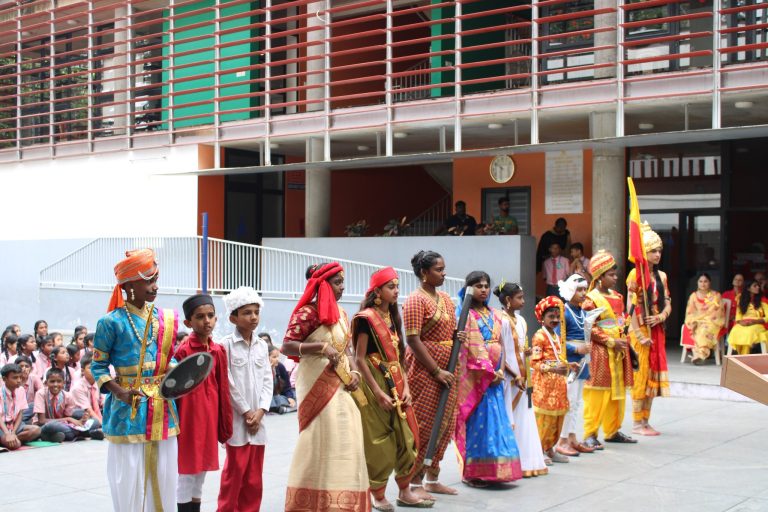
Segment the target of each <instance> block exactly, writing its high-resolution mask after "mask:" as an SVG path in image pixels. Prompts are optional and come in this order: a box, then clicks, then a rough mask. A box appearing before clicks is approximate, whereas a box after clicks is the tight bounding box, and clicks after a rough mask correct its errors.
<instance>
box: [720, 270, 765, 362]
mask: <svg viewBox="0 0 768 512" xmlns="http://www.w3.org/2000/svg"><path fill="white" fill-rule="evenodd" d="M766 321H768V304H766V303H765V302H762V300H761V294H760V283H758V282H757V281H748V282H747V284H746V286H744V291H743V292H742V293H741V296H740V297H739V305H738V307H737V308H736V323H735V324H734V326H733V329H731V333H730V334H729V335H728V344H729V345H731V346H732V347H733V348H735V349H736V351H737V352H738V353H739V354H749V351H750V350H751V349H752V345H754V344H755V343H766V342H768V330H766V324H765V322H766Z"/></svg>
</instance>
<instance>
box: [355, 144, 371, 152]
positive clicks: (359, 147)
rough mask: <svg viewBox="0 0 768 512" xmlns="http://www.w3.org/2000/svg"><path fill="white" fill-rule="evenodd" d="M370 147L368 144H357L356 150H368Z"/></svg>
mask: <svg viewBox="0 0 768 512" xmlns="http://www.w3.org/2000/svg"><path fill="white" fill-rule="evenodd" d="M369 149H370V148H369V147H368V146H362V145H361V146H357V150H358V151H368V150H369Z"/></svg>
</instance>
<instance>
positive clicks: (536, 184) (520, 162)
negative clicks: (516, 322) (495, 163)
mask: <svg viewBox="0 0 768 512" xmlns="http://www.w3.org/2000/svg"><path fill="white" fill-rule="evenodd" d="M583 156H584V210H583V213H580V214H564V215H560V214H557V215H546V214H545V213H544V192H545V191H544V182H545V169H544V153H523V154H519V155H514V156H513V159H514V161H515V168H516V171H515V176H514V177H513V178H512V179H511V180H510V181H509V182H507V183H502V184H500V183H496V182H495V181H493V180H492V179H491V176H490V173H489V170H488V169H489V166H490V164H491V161H492V160H493V157H477V158H457V159H455V160H454V161H453V199H454V201H458V200H459V199H462V200H464V201H465V202H466V203H467V212H468V213H469V214H470V215H472V216H474V217H475V218H476V219H477V220H478V222H480V215H481V213H482V204H481V201H482V189H484V188H507V187H530V188H531V234H532V235H533V236H535V237H536V239H537V240H538V238H539V237H540V236H541V234H542V233H544V232H545V231H547V230H548V229H550V228H551V227H552V226H553V225H554V224H555V220H556V219H557V218H558V217H565V218H566V220H567V221H568V229H569V230H570V232H571V240H572V241H573V242H581V243H582V244H584V248H585V250H586V252H587V256H591V254H590V251H591V248H592V152H591V151H589V150H586V151H584V153H583ZM540 281H541V280H540V279H537V291H538V292H539V293H542V292H543V286H540V285H541V282H540ZM540 287H541V288H542V289H541V290H538V288H540Z"/></svg>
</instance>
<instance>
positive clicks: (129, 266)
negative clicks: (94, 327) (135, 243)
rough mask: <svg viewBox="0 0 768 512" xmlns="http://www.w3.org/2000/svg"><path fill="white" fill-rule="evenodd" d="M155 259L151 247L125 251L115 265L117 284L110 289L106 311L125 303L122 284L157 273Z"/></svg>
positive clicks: (150, 277)
mask: <svg viewBox="0 0 768 512" xmlns="http://www.w3.org/2000/svg"><path fill="white" fill-rule="evenodd" d="M157 271H158V268H157V261H156V259H155V251H153V250H152V249H136V250H133V251H126V252H125V259H124V260H123V261H121V262H120V263H118V264H117V265H115V278H117V284H116V285H115V289H114V290H112V297H110V299H109V306H108V307H107V313H109V312H110V311H112V310H114V309H117V308H121V307H123V306H124V305H125V302H124V301H123V291H122V285H124V284H125V283H130V282H131V281H139V280H142V279H144V280H147V281H148V280H150V279H152V278H153V277H155V275H156V274H157Z"/></svg>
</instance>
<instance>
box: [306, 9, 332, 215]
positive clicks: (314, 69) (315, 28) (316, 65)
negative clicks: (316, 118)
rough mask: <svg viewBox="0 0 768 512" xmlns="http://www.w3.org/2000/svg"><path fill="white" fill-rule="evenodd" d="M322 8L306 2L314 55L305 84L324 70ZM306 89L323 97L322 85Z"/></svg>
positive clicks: (316, 106) (310, 106)
mask: <svg viewBox="0 0 768 512" xmlns="http://www.w3.org/2000/svg"><path fill="white" fill-rule="evenodd" d="M324 9H325V1H321V2H312V3H310V4H307V12H308V13H310V14H311V16H309V17H308V18H307V28H308V29H309V31H308V32H307V44H308V45H311V46H307V57H316V58H314V59H312V60H308V61H307V78H306V82H305V83H306V84H307V85H318V84H322V83H323V80H324V76H323V73H322V71H323V70H324V59H323V58H322V56H323V54H324V48H325V45H324V44H323V43H322V40H323V38H324V31H323V28H324V27H325V22H326V21H328V22H330V17H331V13H328V12H323V10H324ZM315 13H319V14H315ZM313 43H314V44H313ZM318 43H320V44H318ZM310 73H312V74H310ZM306 91H307V93H306V98H307V100H322V99H323V98H324V91H323V88H322V87H316V88H313V89H306ZM318 110H323V103H322V102H317V103H307V112H316V111H318ZM307 179H309V176H307ZM307 212H309V210H307Z"/></svg>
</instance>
